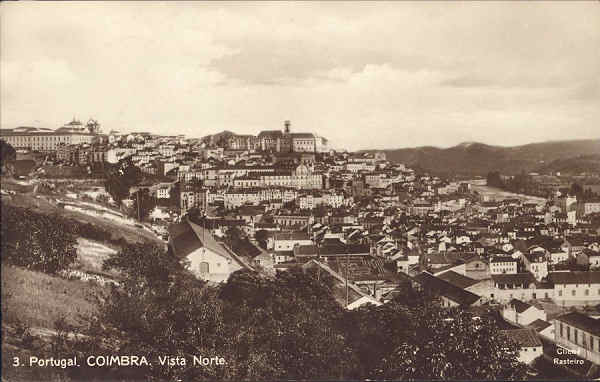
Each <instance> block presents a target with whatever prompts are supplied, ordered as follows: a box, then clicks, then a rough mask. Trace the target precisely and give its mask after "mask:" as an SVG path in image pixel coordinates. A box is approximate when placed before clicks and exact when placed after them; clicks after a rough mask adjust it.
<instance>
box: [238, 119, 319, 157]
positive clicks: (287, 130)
mask: <svg viewBox="0 0 600 382" xmlns="http://www.w3.org/2000/svg"><path fill="white" fill-rule="evenodd" d="M227 143H228V147H229V148H230V149H232V150H261V151H273V152H278V153H289V152H296V153H307V152H308V153H315V152H317V153H319V152H326V151H328V148H327V139H325V138H323V137H320V136H317V135H314V134H312V133H292V132H291V123H290V121H285V122H284V129H283V131H281V130H264V131H261V132H260V133H259V134H258V136H256V137H255V136H253V135H233V136H231V137H230V138H229V140H228V142H227Z"/></svg>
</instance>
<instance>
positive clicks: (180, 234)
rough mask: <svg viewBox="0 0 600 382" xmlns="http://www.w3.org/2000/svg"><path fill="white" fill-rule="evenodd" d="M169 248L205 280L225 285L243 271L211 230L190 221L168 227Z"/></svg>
mask: <svg viewBox="0 0 600 382" xmlns="http://www.w3.org/2000/svg"><path fill="white" fill-rule="evenodd" d="M169 245H170V246H171V248H172V250H173V253H174V254H175V256H176V257H177V258H178V259H179V260H180V261H185V262H186V264H187V265H186V266H187V268H188V269H189V270H190V271H191V272H192V273H193V274H194V275H195V276H196V277H198V278H200V279H203V280H207V281H214V282H222V281H226V280H227V279H228V278H229V275H231V274H232V273H233V272H235V271H237V270H239V269H242V268H243V265H242V264H241V263H240V262H238V261H237V260H236V259H235V258H234V257H233V256H232V255H231V254H230V253H229V252H227V250H226V249H225V248H224V247H223V246H221V245H220V244H219V243H218V242H217V241H216V240H215V238H214V237H213V235H212V233H211V232H210V231H209V230H207V229H204V228H203V227H201V226H199V225H197V224H195V223H192V222H191V221H190V220H188V219H185V220H184V221H182V222H181V223H178V224H174V225H172V226H170V227H169Z"/></svg>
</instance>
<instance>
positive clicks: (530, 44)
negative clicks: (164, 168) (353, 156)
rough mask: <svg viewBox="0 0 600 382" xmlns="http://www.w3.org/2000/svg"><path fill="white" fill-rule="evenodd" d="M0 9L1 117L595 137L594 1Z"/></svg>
mask: <svg viewBox="0 0 600 382" xmlns="http://www.w3.org/2000/svg"><path fill="white" fill-rule="evenodd" d="M1 7H2V14H1V16H0V17H1V21H2V23H1V24H2V27H1V28H2V30H1V32H2V33H1V35H2V41H1V43H2V45H1V53H2V54H1V56H2V58H1V61H0V63H1V69H0V71H1V96H0V98H1V100H2V102H1V106H0V107H1V111H2V113H1V125H2V128H14V127H16V126H19V125H34V126H39V127H46V128H47V127H49V128H58V127H59V126H62V125H63V124H64V123H66V122H67V121H68V119H70V117H71V116H72V115H73V114H75V115H76V116H77V117H78V118H79V119H80V120H82V121H83V120H87V119H88V118H89V117H93V118H95V119H97V120H99V121H100V123H101V124H102V125H103V128H104V131H105V132H108V131H110V130H112V129H114V130H120V131H124V132H131V131H150V132H152V133H156V134H165V135H172V134H186V135H187V136H189V137H202V136H205V135H209V134H214V133H218V132H220V131H223V130H230V131H232V132H234V133H237V134H258V132H260V131H261V130H272V129H282V128H283V121H284V120H287V119H289V120H291V121H292V129H293V130H295V131H307V132H313V133H317V134H319V135H322V136H324V137H326V138H328V139H329V140H330V141H331V142H332V143H333V145H334V146H335V147H340V148H341V147H343V148H347V149H350V150H359V149H369V148H370V149H383V148H387V149H392V148H401V147H412V146H430V145H432V146H439V147H450V146H454V145H456V144H459V143H461V142H465V141H477V142H483V143H486V144H491V145H502V146H512V145H520V144H526V143H531V142H538V141H547V140H563V139H586V138H592V139H597V138H598V135H597V134H598V133H597V125H598V122H599V121H600V107H599V106H600V52H598V51H597V50H596V51H594V49H593V47H595V46H596V47H597V46H600V23H598V22H597V20H598V16H599V13H600V8H599V7H598V4H596V3H577V4H567V3H532V4H529V3H527V4H524V3H501V4H497V3H493V4H492V3H475V2H473V3H459V2H456V3H449V4H441V3H425V4H414V3H405V2H401V3H375V4H373V3H294V4H289V3H288V4H279V3H260V4H254V3H235V4H233V5H232V4H200V3H176V4H166V3H159V2H157V3H137V4H136V3H119V4H108V3H93V4H91V5H88V4H81V3H77V2H70V3H60V4H57V3H53V4H48V3H44V4H34V3H19V4H16V3H15V4H12V3H11V4H6V3H3V4H2V5H1ZM574 19H576V20H577V22H576V23H574V22H573V21H572V20H574ZM399 36H400V37H401V38H398V37H399ZM395 39H398V40H395Z"/></svg>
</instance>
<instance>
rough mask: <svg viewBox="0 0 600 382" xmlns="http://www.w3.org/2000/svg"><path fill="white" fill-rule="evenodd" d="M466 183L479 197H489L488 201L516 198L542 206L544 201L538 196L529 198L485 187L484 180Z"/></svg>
mask: <svg viewBox="0 0 600 382" xmlns="http://www.w3.org/2000/svg"><path fill="white" fill-rule="evenodd" d="M466 183H469V184H470V185H471V189H472V190H474V191H477V192H478V193H479V194H480V195H484V196H489V197H490V200H503V199H512V198H518V199H521V200H523V201H525V202H528V203H537V204H542V203H545V202H546V199H544V198H540V197H539V196H530V195H525V194H516V193H514V192H509V191H504V190H501V189H499V188H496V187H490V186H486V180H485V179H473V180H467V181H466Z"/></svg>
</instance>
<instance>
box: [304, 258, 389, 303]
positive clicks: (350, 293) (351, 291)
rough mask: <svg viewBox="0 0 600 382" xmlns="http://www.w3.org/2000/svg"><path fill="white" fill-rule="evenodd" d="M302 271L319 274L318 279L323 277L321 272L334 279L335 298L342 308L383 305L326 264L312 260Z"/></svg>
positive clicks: (333, 292)
mask: <svg viewBox="0 0 600 382" xmlns="http://www.w3.org/2000/svg"><path fill="white" fill-rule="evenodd" d="M302 269H303V270H304V271H305V272H306V271H312V272H319V273H318V274H319V276H318V277H321V274H320V272H322V274H323V275H325V274H328V275H330V276H331V277H332V278H333V288H332V294H333V297H334V298H335V300H336V301H337V302H338V303H339V304H340V305H341V306H342V307H344V308H346V309H348V310H353V309H357V308H359V307H361V306H363V305H366V304H372V305H375V306H380V305H381V302H379V301H377V300H376V299H375V298H373V297H371V296H369V295H368V294H366V293H364V292H363V291H362V290H361V289H360V288H359V287H358V286H356V285H355V284H354V283H352V282H350V281H348V280H346V279H345V278H344V277H343V276H342V275H341V274H339V273H338V272H335V271H334V270H333V269H332V268H331V267H329V266H328V265H327V264H325V263H322V262H320V261H317V260H311V261H309V262H307V263H306V264H304V265H302Z"/></svg>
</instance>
